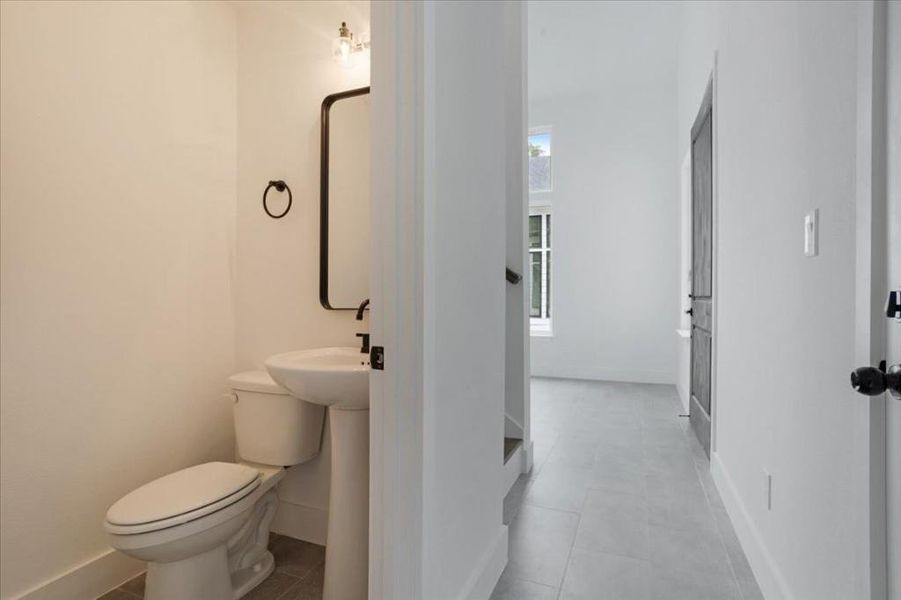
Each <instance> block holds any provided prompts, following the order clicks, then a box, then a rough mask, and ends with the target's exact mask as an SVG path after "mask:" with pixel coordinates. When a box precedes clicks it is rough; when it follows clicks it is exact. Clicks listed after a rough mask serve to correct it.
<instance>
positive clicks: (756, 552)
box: [710, 452, 794, 600]
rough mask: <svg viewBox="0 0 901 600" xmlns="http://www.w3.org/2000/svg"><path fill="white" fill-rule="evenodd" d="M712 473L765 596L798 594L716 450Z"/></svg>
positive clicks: (772, 598)
mask: <svg viewBox="0 0 901 600" xmlns="http://www.w3.org/2000/svg"><path fill="white" fill-rule="evenodd" d="M710 474H711V476H712V477H713V482H714V483H715V484H716V488H717V490H718V491H719V493H720V497H721V498H722V499H723V504H724V505H725V506H726V512H727V513H729V519H730V520H731V521H732V526H733V527H734V528H735V534H736V535H737V536H738V541H739V542H741V547H742V549H743V550H744V551H745V556H747V557H748V562H749V563H750V565H751V570H752V571H754V577H756V578H757V584H758V585H759V586H760V591H761V592H762V593H763V597H764V598H766V599H767V600H783V599H785V600H789V599H791V598H794V595H793V594H792V593H791V590H790V589H789V587H788V584H787V583H786V582H785V578H784V577H783V576H782V573H781V572H780V571H779V567H778V566H777V565H776V562H775V561H774V560H773V557H772V556H771V555H770V553H769V551H768V550H767V548H766V544H764V541H763V537H762V536H761V535H760V531H759V530H758V529H757V527H756V526H755V525H754V522H753V521H752V520H751V517H750V515H748V511H747V509H746V508H745V503H744V502H743V501H742V499H741V497H740V496H739V495H738V490H737V489H736V488H735V484H734V483H733V482H732V478H731V477H730V476H729V473H728V471H727V470H726V468H725V466H724V465H723V462H722V461H721V460H720V457H719V455H718V454H717V453H716V452H712V453H711V455H710Z"/></svg>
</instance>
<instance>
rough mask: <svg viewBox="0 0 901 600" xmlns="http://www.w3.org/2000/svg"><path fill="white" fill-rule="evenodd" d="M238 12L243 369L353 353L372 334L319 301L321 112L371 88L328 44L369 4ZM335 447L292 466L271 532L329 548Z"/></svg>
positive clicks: (277, 5)
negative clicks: (285, 356)
mask: <svg viewBox="0 0 901 600" xmlns="http://www.w3.org/2000/svg"><path fill="white" fill-rule="evenodd" d="M237 10H238V26H237V28H238V163H237V164H238V208H237V227H238V242H237V246H238V247H237V262H236V287H235V299H236V300H235V301H236V306H235V316H236V319H237V330H236V362H237V368H238V369H255V368H262V363H263V360H265V358H266V357H267V356H270V355H272V354H276V353H278V352H286V351H289V350H300V349H304V348H314V347H320V346H354V345H356V344H358V343H359V339H358V338H356V337H354V334H355V333H356V332H358V331H367V326H368V317H367V319H366V320H364V321H363V322H362V323H360V322H358V321H355V320H354V314H353V313H352V312H349V311H326V310H325V309H323V308H322V306H321V305H320V304H319V132H320V118H319V116H320V107H321V104H322V100H323V99H324V98H325V97H326V96H328V95H329V94H333V93H335V92H339V91H344V90H348V89H354V88H358V87H363V86H366V85H369V64H368V62H366V61H364V62H363V63H362V64H360V65H359V66H357V67H355V68H351V69H347V68H344V67H343V66H341V65H340V64H339V63H337V62H335V60H334V59H333V58H332V56H331V43H332V40H333V39H334V38H335V36H336V35H337V31H338V29H337V28H338V26H339V25H340V24H341V21H346V22H347V23H348V25H349V26H350V27H351V28H352V29H353V30H354V31H355V32H356V33H358V34H359V33H363V32H368V31H369V3H368V2H295V3H285V2H242V3H239V4H238V6H237ZM271 179H284V180H285V181H286V182H287V183H288V185H289V186H290V187H291V190H292V191H293V193H294V204H293V207H292V209H291V212H290V213H288V215H287V216H286V217H284V218H282V219H279V220H273V219H270V218H269V217H268V216H267V215H266V214H265V213H264V212H263V207H262V205H261V196H262V193H263V189H264V188H265V186H266V183H267V182H268V181H269V180H271ZM329 461H330V451H329V442H328V434H327V433H326V435H325V439H324V444H323V451H322V453H321V454H320V455H319V457H317V458H316V459H314V460H313V461H311V462H310V463H307V464H304V465H298V466H296V467H293V468H292V469H291V471H290V472H289V473H288V474H287V477H286V478H285V480H284V481H283V483H281V484H280V486H279V497H280V499H281V500H282V506H281V508H280V510H279V513H278V516H277V518H276V523H275V525H274V528H275V529H276V531H281V532H284V533H288V534H292V535H295V536H297V537H301V538H303V539H308V540H310V541H315V542H318V543H324V541H325V524H326V521H325V518H326V515H327V513H326V509H327V508H328V486H329V479H328V475H329Z"/></svg>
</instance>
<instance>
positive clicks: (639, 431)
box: [492, 378, 762, 600]
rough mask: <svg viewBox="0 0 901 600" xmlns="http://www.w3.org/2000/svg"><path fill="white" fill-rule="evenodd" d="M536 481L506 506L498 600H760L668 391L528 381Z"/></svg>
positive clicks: (527, 479) (516, 489)
mask: <svg viewBox="0 0 901 600" xmlns="http://www.w3.org/2000/svg"><path fill="white" fill-rule="evenodd" d="M531 389H532V439H533V440H534V444H535V460H534V466H533V469H532V472H531V473H529V474H527V475H523V476H521V477H520V479H519V480H518V481H517V482H516V484H515V485H514V486H513V488H512V489H511V491H510V493H509V494H508V495H507V497H506V499H505V501H504V520H505V522H507V523H509V524H510V555H509V562H508V565H507V568H506V570H505V571H504V573H503V575H502V576H501V580H500V582H499V583H498V585H497V588H496V589H495V592H494V594H493V595H492V600H512V599H520V600H526V599H529V600H545V599H547V600H553V599H555V598H560V599H561V600H564V599H565V600H570V599H572V600H576V599H591V600H602V599H607V598H609V599H612V600H630V599H649V600H652V599H653V600H656V599H663V598H665V599H667V600H704V599H709V600H732V599H735V600H756V599H760V598H762V596H761V593H760V590H759V588H758V586H757V583H756V581H755V579H754V575H753V574H752V572H751V568H750V566H749V565H748V562H747V559H746V558H745V555H744V553H743V551H742V549H741V546H740V545H739V542H738V538H737V537H736V535H735V532H734V531H733V529H732V524H731V523H730V521H729V517H728V515H727V513H726V510H725V508H724V507H723V504H722V501H721V500H720V497H719V494H718V493H717V491H716V489H715V487H714V484H713V480H712V479H711V477H710V474H709V472H708V462H707V458H706V457H705V456H704V452H703V450H702V449H701V447H700V445H699V444H698V443H697V442H696V440H695V438H694V436H693V434H692V433H691V431H690V430H689V429H688V419H685V418H680V417H679V416H678V415H679V413H680V412H682V411H681V406H680V405H679V401H678V399H677V396H676V390H675V388H674V387H673V386H669V385H648V384H630V383H617V382H601V381H577V380H564V379H538V378H535V379H533V380H532V386H531Z"/></svg>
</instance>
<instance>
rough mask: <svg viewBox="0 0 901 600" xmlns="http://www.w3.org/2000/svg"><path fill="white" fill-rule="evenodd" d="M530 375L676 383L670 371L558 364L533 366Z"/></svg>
mask: <svg viewBox="0 0 901 600" xmlns="http://www.w3.org/2000/svg"><path fill="white" fill-rule="evenodd" d="M532 377H550V378H552V379H588V380H591V381H622V382H624V383H668V384H675V383H676V375H675V373H670V372H668V371H643V370H623V369H605V368H584V367H577V366H562V367H561V366H558V367H552V368H546V367H541V366H533V367H532Z"/></svg>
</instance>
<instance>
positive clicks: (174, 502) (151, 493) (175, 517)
mask: <svg viewBox="0 0 901 600" xmlns="http://www.w3.org/2000/svg"><path fill="white" fill-rule="evenodd" d="M260 483H261V475H260V472H259V471H258V470H257V469H254V468H252V467H249V466H247V465H243V464H236V463H223V462H211V463H204V464H201V465H196V466H193V467H189V468H187V469H182V470H181V471H176V472H175V473H171V474H169V475H166V476H164V477H160V478H159V479H156V480H154V481H151V482H150V483H147V484H145V485H143V486H141V487H139V488H138V489H136V490H135V491H133V492H131V493H130V494H128V495H126V496H124V497H123V498H122V499H121V500H119V501H118V502H116V503H115V504H113V505H112V506H111V507H110V509H109V511H107V513H106V519H105V520H104V529H106V531H108V532H109V533H112V534H116V535H134V534H140V533H147V532H152V531H158V530H161V529H166V528H169V527H174V526H176V525H181V524H183V523H187V522H189V521H194V520H196V519H200V518H202V517H205V516H207V515H210V514H212V513H215V512H217V511H219V510H222V509H224V508H227V507H229V506H231V505H233V504H235V503H237V502H239V501H240V500H241V499H242V498H245V497H247V496H248V495H249V494H251V493H252V492H253V491H254V490H256V489H257V488H258V487H259V486H260Z"/></svg>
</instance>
